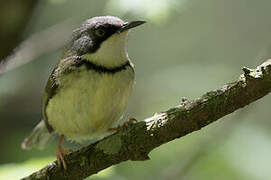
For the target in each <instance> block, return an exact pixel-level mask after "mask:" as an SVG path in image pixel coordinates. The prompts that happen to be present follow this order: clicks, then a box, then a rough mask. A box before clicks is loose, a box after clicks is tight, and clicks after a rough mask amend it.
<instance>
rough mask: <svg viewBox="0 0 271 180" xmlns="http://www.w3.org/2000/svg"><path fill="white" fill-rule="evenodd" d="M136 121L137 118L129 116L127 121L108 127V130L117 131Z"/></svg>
mask: <svg viewBox="0 0 271 180" xmlns="http://www.w3.org/2000/svg"><path fill="white" fill-rule="evenodd" d="M136 122H137V120H136V119H135V118H130V119H129V120H128V121H126V122H125V123H123V125H118V126H117V127H115V128H109V129H108V131H119V130H121V129H122V128H127V127H128V126H129V125H130V124H134V123H136Z"/></svg>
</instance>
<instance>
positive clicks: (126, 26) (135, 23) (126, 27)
mask: <svg viewBox="0 0 271 180" xmlns="http://www.w3.org/2000/svg"><path fill="white" fill-rule="evenodd" d="M144 23H146V21H131V22H126V23H124V24H123V25H122V27H121V28H120V29H119V30H118V31H117V32H118V33H121V32H123V31H127V30H129V29H131V28H134V27H137V26H139V25H141V24H144Z"/></svg>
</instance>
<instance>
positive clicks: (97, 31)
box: [95, 29, 105, 37]
mask: <svg viewBox="0 0 271 180" xmlns="http://www.w3.org/2000/svg"><path fill="white" fill-rule="evenodd" d="M95 34H96V35H97V36H100V37H102V36H104V35H105V30H104V29H96V30H95Z"/></svg>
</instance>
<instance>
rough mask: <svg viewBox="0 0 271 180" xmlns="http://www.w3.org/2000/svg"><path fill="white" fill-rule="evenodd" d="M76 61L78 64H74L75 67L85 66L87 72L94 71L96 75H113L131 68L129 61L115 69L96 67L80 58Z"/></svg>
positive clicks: (96, 65)
mask: <svg viewBox="0 0 271 180" xmlns="http://www.w3.org/2000/svg"><path fill="white" fill-rule="evenodd" d="M77 60H78V62H77V63H76V66H77V67H80V66H82V65H85V66H86V67H87V69H88V70H94V71H96V72H98V73H108V74H115V73H117V72H120V71H123V70H125V69H126V68H127V67H129V66H131V64H130V61H128V60H127V61H126V62H125V63H123V64H122V65H120V66H116V67H106V66H103V65H98V64H95V63H93V62H90V61H88V60H87V59H84V58H81V57H78V59H77Z"/></svg>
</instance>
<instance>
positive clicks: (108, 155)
mask: <svg viewBox="0 0 271 180" xmlns="http://www.w3.org/2000/svg"><path fill="white" fill-rule="evenodd" d="M243 71H244V74H242V75H241V76H240V77H239V78H238V80H236V81H234V82H231V83H228V84H225V85H224V86H222V87H221V88H219V89H217V90H213V91H210V92H208V93H206V94H204V95H203V96H202V97H200V98H198V99H195V100H193V101H188V100H187V99H185V98H183V99H182V100H180V101H181V103H180V105H178V106H176V107H173V108H171V109H169V110H167V111H164V112H161V113H156V114H155V115H154V116H152V117H150V118H148V119H145V120H143V121H141V122H138V123H136V124H133V125H131V126H129V127H128V128H124V129H122V130H121V131H119V132H118V133H115V134H113V135H111V136H108V137H106V138H104V139H103V140H100V141H98V142H96V143H94V144H91V145H89V146H87V147H84V148H82V149H80V150H78V151H75V152H72V153H70V154H68V155H67V156H65V158H66V162H67V165H68V169H67V170H63V168H62V167H60V166H59V165H58V164H57V163H56V161H55V162H52V163H51V164H49V165H47V166H46V167H45V168H43V169H41V170H39V171H37V172H35V173H33V174H32V175H30V176H28V177H26V178H24V179H25V180H33V179H50V180H53V179H58V180H60V179H83V178H86V177H88V176H90V175H92V174H95V173H98V172H99V171H101V170H103V169H105V168H108V167H110V166H112V165H115V164H119V163H120V162H123V161H127V160H132V161H143V160H148V159H149V157H148V154H149V152H150V151H152V150H153V149H154V148H156V147H158V146H160V145H162V144H164V143H167V142H169V141H172V140H174V139H176V138H180V137H183V136H185V135H186V134H189V133H191V132H194V131H197V130H200V129H201V128H202V127H204V126H207V125H208V124H210V123H212V122H214V121H216V120H218V119H219V118H221V117H223V116H226V115H227V114H230V113H232V112H234V111H235V110H237V109H240V108H242V107H244V106H246V105H248V104H250V103H252V102H254V101H256V100H257V99H259V98H261V97H263V96H265V95H267V94H268V93H269V92H270V91H271V60H268V61H266V62H265V63H263V64H262V65H260V66H258V67H257V68H256V69H249V68H245V67H244V68H243Z"/></svg>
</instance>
